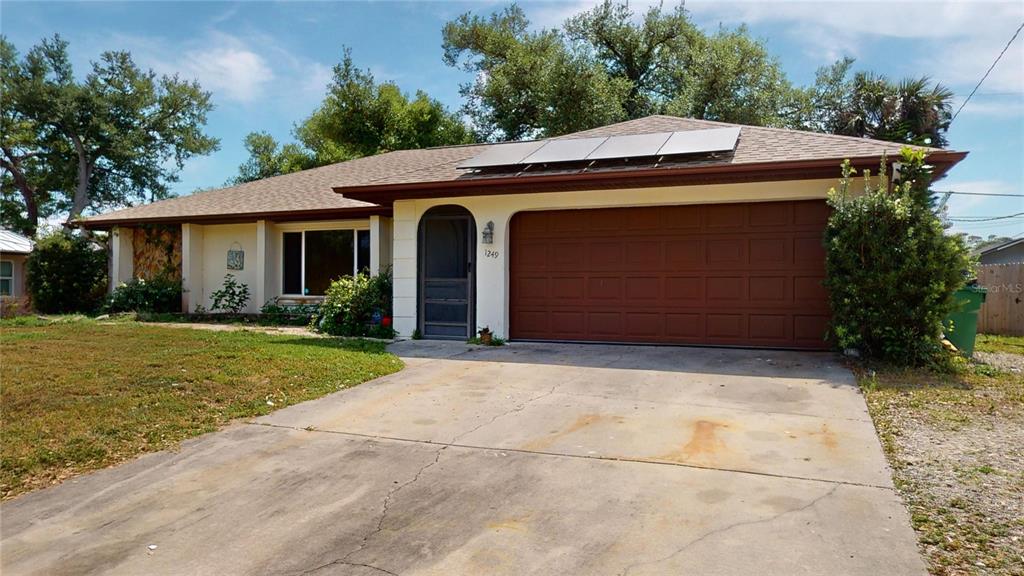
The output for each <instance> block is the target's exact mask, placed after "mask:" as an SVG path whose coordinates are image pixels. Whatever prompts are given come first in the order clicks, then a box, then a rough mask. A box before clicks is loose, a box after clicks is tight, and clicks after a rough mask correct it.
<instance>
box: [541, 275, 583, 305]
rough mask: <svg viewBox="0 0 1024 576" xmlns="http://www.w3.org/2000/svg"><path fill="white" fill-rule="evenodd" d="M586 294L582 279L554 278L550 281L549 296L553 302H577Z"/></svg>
mask: <svg viewBox="0 0 1024 576" xmlns="http://www.w3.org/2000/svg"><path fill="white" fill-rule="evenodd" d="M585 294H586V289H585V285H584V279H583V278H582V277H555V278H552V279H551V292H550V294H549V296H550V297H551V298H552V299H553V300H569V301H570V302H578V301H579V300H581V299H583V297H584V295H585Z"/></svg>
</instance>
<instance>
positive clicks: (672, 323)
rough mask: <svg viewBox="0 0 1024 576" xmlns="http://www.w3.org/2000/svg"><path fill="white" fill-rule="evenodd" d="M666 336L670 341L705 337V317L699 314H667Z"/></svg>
mask: <svg viewBox="0 0 1024 576" xmlns="http://www.w3.org/2000/svg"><path fill="white" fill-rule="evenodd" d="M665 336H666V337H667V338H668V339H670V340H676V341H678V340H682V339H690V340H691V341H697V340H700V339H701V338H703V337H704V315H703V314H701V313H699V312H690V313H668V314H665Z"/></svg>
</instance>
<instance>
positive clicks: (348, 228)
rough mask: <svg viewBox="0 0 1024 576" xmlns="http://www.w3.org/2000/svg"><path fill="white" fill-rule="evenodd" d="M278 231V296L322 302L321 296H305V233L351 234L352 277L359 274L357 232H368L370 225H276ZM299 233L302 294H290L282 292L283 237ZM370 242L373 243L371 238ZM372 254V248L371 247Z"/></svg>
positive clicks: (326, 223)
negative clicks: (336, 232) (300, 237)
mask: <svg viewBox="0 0 1024 576" xmlns="http://www.w3.org/2000/svg"><path fill="white" fill-rule="evenodd" d="M278 230H280V232H281V234H280V238H279V241H280V243H279V245H280V246H281V268H280V272H281V273H280V274H278V287H277V288H278V289H277V292H278V294H280V295H281V298H285V299H308V300H322V299H323V297H324V296H323V294H305V291H306V232H327V231H339V232H342V231H344V232H352V275H353V276H354V275H355V274H357V273H358V272H359V232H369V231H370V224H369V222H365V221H358V222H352V223H345V222H312V223H304V224H290V225H278ZM295 232H298V233H301V234H302V242H301V247H302V251H301V255H300V256H299V271H300V272H299V273H300V274H301V276H302V277H301V280H302V286H301V289H302V292H303V293H302V294H291V293H288V292H285V291H284V235H285V234H286V233H295ZM370 242H373V238H372V236H371V238H370ZM371 252H372V247H371Z"/></svg>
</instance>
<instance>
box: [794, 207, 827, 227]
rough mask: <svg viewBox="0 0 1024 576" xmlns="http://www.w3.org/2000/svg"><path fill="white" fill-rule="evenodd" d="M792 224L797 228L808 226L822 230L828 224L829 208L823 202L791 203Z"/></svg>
mask: <svg viewBox="0 0 1024 576" xmlns="http://www.w3.org/2000/svg"><path fill="white" fill-rule="evenodd" d="M792 204H793V223H794V224H796V225H797V226H809V227H811V228H812V229H814V228H817V229H819V230H821V229H824V227H825V223H826V222H828V215H829V207H828V204H826V203H824V202H793V203H792Z"/></svg>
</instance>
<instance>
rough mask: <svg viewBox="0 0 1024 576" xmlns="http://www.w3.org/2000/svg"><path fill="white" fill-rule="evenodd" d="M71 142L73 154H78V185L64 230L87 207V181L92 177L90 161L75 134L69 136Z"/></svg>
mask: <svg viewBox="0 0 1024 576" xmlns="http://www.w3.org/2000/svg"><path fill="white" fill-rule="evenodd" d="M71 141H72V142H74V144H75V152H77V153H78V183H77V185H76V186H75V196H74V198H72V201H71V211H70V212H69V213H68V219H67V221H66V222H65V223H64V226H65V227H66V228H70V227H71V223H72V222H74V221H75V219H77V218H78V217H79V216H81V215H82V212H84V211H85V209H86V208H87V207H88V206H89V179H90V178H91V177H92V161H91V160H90V159H89V157H88V155H87V154H86V152H85V146H84V145H83V144H82V140H81V139H80V138H79V137H78V135H77V134H71Z"/></svg>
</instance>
